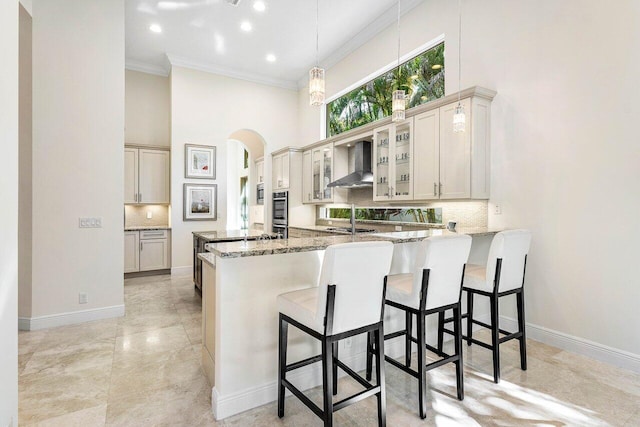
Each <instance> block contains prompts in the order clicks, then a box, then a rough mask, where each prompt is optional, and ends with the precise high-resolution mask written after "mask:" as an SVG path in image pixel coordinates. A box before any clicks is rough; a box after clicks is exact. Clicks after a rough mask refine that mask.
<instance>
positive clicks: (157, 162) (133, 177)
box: [124, 147, 171, 204]
mask: <svg viewBox="0 0 640 427" xmlns="http://www.w3.org/2000/svg"><path fill="white" fill-rule="evenodd" d="M124 158H125V167H124V170H125V173H124V175H125V179H124V194H125V196H124V202H125V203H145V204H169V203H170V199H171V194H170V169H169V163H170V153H169V151H166V150H153V149H146V148H132V147H126V148H125V156H124Z"/></svg>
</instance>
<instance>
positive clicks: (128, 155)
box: [124, 148, 138, 203]
mask: <svg viewBox="0 0 640 427" xmlns="http://www.w3.org/2000/svg"><path fill="white" fill-rule="evenodd" d="M124 202H125V203H138V149H137V148H125V149H124Z"/></svg>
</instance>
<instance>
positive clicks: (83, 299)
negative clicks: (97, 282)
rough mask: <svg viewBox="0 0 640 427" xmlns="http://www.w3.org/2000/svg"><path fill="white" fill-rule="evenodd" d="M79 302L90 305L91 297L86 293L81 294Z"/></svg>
mask: <svg viewBox="0 0 640 427" xmlns="http://www.w3.org/2000/svg"><path fill="white" fill-rule="evenodd" d="M78 302H79V303H80V304H86V303H88V302H89V296H88V295H87V294H86V293H84V292H80V293H79V294H78Z"/></svg>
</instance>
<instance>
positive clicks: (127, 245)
mask: <svg viewBox="0 0 640 427" xmlns="http://www.w3.org/2000/svg"><path fill="white" fill-rule="evenodd" d="M139 238H140V234H139V233H138V232H137V231H125V232H124V272H125V273H131V272H134V271H140V248H139V246H140V244H139Z"/></svg>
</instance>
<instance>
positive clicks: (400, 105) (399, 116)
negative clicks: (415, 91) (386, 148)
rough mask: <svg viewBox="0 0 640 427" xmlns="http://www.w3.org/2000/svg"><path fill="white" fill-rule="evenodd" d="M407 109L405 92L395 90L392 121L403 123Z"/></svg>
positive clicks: (392, 101) (392, 100)
mask: <svg viewBox="0 0 640 427" xmlns="http://www.w3.org/2000/svg"><path fill="white" fill-rule="evenodd" d="M398 77H400V0H398ZM405 108H406V98H405V94H404V90H402V89H398V90H394V91H393V94H392V97H391V111H392V114H391V121H393V122H401V121H402V120H404V110H405Z"/></svg>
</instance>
